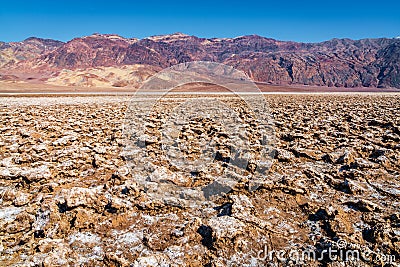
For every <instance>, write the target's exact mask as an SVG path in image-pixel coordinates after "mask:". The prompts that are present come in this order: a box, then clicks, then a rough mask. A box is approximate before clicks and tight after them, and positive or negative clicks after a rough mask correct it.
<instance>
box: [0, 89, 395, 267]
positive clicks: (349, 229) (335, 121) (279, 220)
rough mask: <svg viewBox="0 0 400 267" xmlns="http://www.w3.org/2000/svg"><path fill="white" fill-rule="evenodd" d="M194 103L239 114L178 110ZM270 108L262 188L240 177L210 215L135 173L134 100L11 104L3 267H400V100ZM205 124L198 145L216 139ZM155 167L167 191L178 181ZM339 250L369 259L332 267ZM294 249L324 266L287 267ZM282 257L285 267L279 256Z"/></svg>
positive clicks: (3, 113)
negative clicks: (129, 134) (129, 148)
mask: <svg viewBox="0 0 400 267" xmlns="http://www.w3.org/2000/svg"><path fill="white" fill-rule="evenodd" d="M152 97H154V96H142V97H141V99H140V102H141V103H145V102H146V101H150V100H151V98H152ZM188 97H198V98H224V101H228V102H229V101H230V100H229V97H227V96H218V95H214V96H207V95H198V96H193V95H174V97H171V99H170V102H171V103H174V102H175V101H183V100H184V99H186V98H188ZM264 97H265V99H266V101H267V103H268V105H269V112H270V114H271V117H272V118H273V129H274V136H275V141H274V148H273V151H272V152H273V153H272V154H271V155H272V157H273V160H272V166H271V167H270V169H269V171H268V173H267V174H266V175H265V177H264V179H263V181H262V184H261V185H260V186H259V187H258V188H257V189H256V190H254V191H249V190H248V189H247V188H246V183H247V182H248V181H247V180H246V179H247V176H246V175H244V176H243V177H239V178H238V183H237V185H236V186H234V187H233V188H232V190H230V191H229V192H227V193H226V194H223V195H221V196H220V198H218V200H217V201H216V203H215V205H214V206H213V207H208V208H201V209H200V207H198V208H196V207H185V206H179V205H169V204H168V203H163V202H157V201H154V199H151V198H149V196H148V194H147V193H146V192H145V191H144V190H142V188H140V186H139V185H138V184H137V183H136V181H135V173H134V171H132V170H131V169H130V168H127V167H126V155H125V154H124V153H123V152H124V145H125V144H126V142H125V140H124V136H123V125H124V120H125V119H126V116H125V112H126V109H127V107H128V105H129V103H130V101H131V99H132V97H131V96H123V95H120V96H111V95H108V96H54V97H51V96H47V97H43V96H35V97H22V96H18V97H1V98H0V118H1V121H2V125H1V126H0V133H1V134H0V226H1V227H0V232H1V233H0V265H1V266H140V267H142V266H281V265H288V266H290V265H292V266H296V265H297V266H304V265H305V264H307V265H308V266H384V265H385V264H387V265H386V266H398V264H399V263H400V261H399V260H400V210H399V207H400V117H399V114H400V94H398V93H360V94H346V93H342V94H271V95H264ZM233 102H234V101H233V100H232V103H233ZM165 105H167V106H168V105H169V102H168V101H167V102H166V103H165ZM171 105H172V104H171ZM232 105H234V106H235V105H236V107H238V106H237V105H240V103H237V102H235V103H234V104H232ZM238 108H240V107H238ZM242 110H243V109H242ZM133 112H135V111H133ZM137 112H139V111H137ZM148 119H149V120H150V122H149V123H151V124H149V125H151V126H150V128H151V129H152V131H150V133H149V136H148V138H149V140H145V141H146V142H145V143H146V146H148V149H150V150H151V153H152V155H153V156H154V157H155V158H157V156H158V154H159V153H161V152H160V151H159V146H158V142H159V139H158V138H157V135H156V134H155V132H157V130H158V129H159V128H160V127H161V126H162V123H161V122H162V120H161V119H160V117H157V115H155V116H154V117H151V118H148ZM202 123H203V124H201V125H203V128H202V127H197V128H196V129H197V130H196V129H195V130H193V131H187V132H185V136H186V138H187V140H192V139H193V138H194V139H195V138H196V137H195V135H196V134H197V135H199V134H200V135H201V134H203V132H204V129H209V128H210V127H211V128H212V122H211V123H209V122H202ZM249 123H250V122H249ZM201 125H200V126H201ZM207 127H208V128H207ZM211 128H210V129H211ZM202 129H203V130H202ZM217 130H218V129H217ZM152 134H153V136H151V135H152ZM206 134H207V133H206ZM221 134H222V133H221ZM191 135H192V136H191ZM217 135H218V132H217ZM187 149H188V150H190V149H192V148H191V147H190V145H189V146H188V148H187ZM189 152H190V151H189ZM193 153H194V152H193ZM221 153H222V152H221ZM216 164H217V165H215V166H216V168H224V166H225V167H226V162H224V161H223V160H221V159H220V161H219V162H217V163H216ZM228 164H229V163H228ZM155 166H156V167H155V168H156V169H157V170H158V171H157V172H155V173H156V174H155V175H159V176H162V175H164V176H166V177H167V178H165V179H170V178H168V177H172V176H173V174H174V172H175V169H174V168H168V166H167V165H165V164H162V163H160V162H158V164H157V163H155ZM210 175H212V174H211V173H207V171H205V172H204V173H196V174H195V175H192V176H193V177H186V178H187V179H189V180H190V179H192V180H193V179H196V180H197V181H200V182H201V180H202V179H209V177H210ZM192 180H190V181H189V182H188V184H189V185H193V183H192V182H193V181H192ZM171 182H172V183H182V181H181V180H179V181H174V180H173V179H171ZM184 182H185V181H184ZM184 182H183V183H184ZM335 244H336V245H338V244H340V246H339V248H338V250H337V254H340V253H342V255H343V252H346V251H350V250H357V251H359V252H361V253H362V254H363V256H364V257H362V258H361V259H360V260H359V261H347V262H345V260H346V258H343V257H338V259H337V260H336V261H331V260H330V259H328V258H327V257H326V254H325V255H324V253H323V251H324V250H326V249H328V248H332V246H333V245H335ZM292 250H295V251H297V252H298V253H301V252H302V251H309V252H310V251H311V252H314V253H315V255H316V258H317V259H316V260H314V259H309V260H307V261H306V263H305V262H302V261H301V260H299V259H297V258H296V259H295V258H294V257H288V252H289V251H292ZM271 251H275V252H276V251H284V252H285V253H284V254H283V256H284V257H280V256H279V255H277V254H271V255H272V256H271V257H267V256H266V254H268V253H267V252H271ZM260 252H262V253H260ZM396 264H397V265H396Z"/></svg>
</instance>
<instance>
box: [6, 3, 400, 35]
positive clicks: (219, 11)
mask: <svg viewBox="0 0 400 267" xmlns="http://www.w3.org/2000/svg"><path fill="white" fill-rule="evenodd" d="M94 32H99V33H116V34H120V35H122V36H124V37H137V38H143V37H146V36H151V35H158V34H168V33H174V32H183V33H186V34H190V35H196V36H199V37H235V36H241V35H247V34H258V35H262V36H266V37H271V38H275V39H279V40H294V41H301V42H319V41H324V40H329V39H332V38H335V37H337V38H344V37H348V38H352V39H360V38H367V37H372V38H375V37H389V38H392V37H396V36H399V35H400V1H398V0H397V1H392V0H389V1H374V2H372V1H368V0H365V1H359V0H357V1H351V0H338V1H301V0H299V1H292V0H280V1H278V0H276V1H271V2H270V1H252V0H247V1H240V2H239V1H218V0H214V1H210V0H202V1H190V0H187V1H150V0H141V1H118V0H114V1H103V0H97V1H85V0H80V1H77V0H69V1H63V0H58V1H57V0H52V1H16V0H14V1H2V2H1V3H0V40H1V41H6V42H9V41H20V40H23V39H25V38H27V37H30V36H37V37H43V38H52V39H58V40H62V41H68V40H70V39H72V38H74V37H79V36H85V35H90V34H92V33H94Z"/></svg>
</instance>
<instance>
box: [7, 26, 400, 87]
mask: <svg viewBox="0 0 400 267" xmlns="http://www.w3.org/2000/svg"><path fill="white" fill-rule="evenodd" d="M399 59H400V39H397V38H393V39H386V38H381V39H363V40H350V39H332V40H330V41H326V42H322V43H296V42H290V41H277V40H274V39H270V38H265V37H261V36H257V35H249V36H241V37H236V38H211V39H206V38H198V37H196V36H189V35H185V34H181V33H175V34H171V35H161V36H152V37H148V38H144V39H140V40H139V39H129V38H124V37H121V36H118V35H111V34H93V35H91V36H86V37H82V38H75V39H73V40H71V41H69V42H67V43H62V42H59V41H53V40H45V39H39V38H29V39H26V40H25V41H23V42H19V43H0V79H1V80H9V81H15V80H29V78H31V79H30V80H31V81H32V80H35V79H36V80H38V79H40V80H45V81H47V79H50V80H48V81H50V82H51V81H54V80H57V81H59V84H63V85H75V84H76V83H73V82H72V83H71V82H69V81H68V79H62V77H63V75H64V74H65V71H63V70H65V69H67V70H71V71H72V72H70V74H69V75H70V76H71V75H72V76H75V78H74V79H79V75H82V72H87V73H91V72H93V68H98V69H101V70H102V72H105V73H106V72H107V71H108V70H109V69H107V67H113V68H119V67H121V66H126V65H129V66H131V65H143V68H146V69H147V70H146V72H149V73H154V72H156V71H157V70H160V69H162V68H166V67H169V66H172V65H175V64H178V63H182V62H188V61H195V60H203V61H215V62H220V63H224V64H228V65H232V66H234V67H236V68H238V69H240V70H243V71H245V72H246V73H247V74H248V75H249V76H250V77H251V78H252V79H254V80H256V81H260V82H267V83H270V84H301V85H316V86H330V87H361V86H363V87H381V88H389V87H395V88H400V78H399V77H400V76H399V74H400V72H399V69H400V68H399V66H400V60H399ZM128 68H129V67H128ZM28 74H29V75H28ZM38 74H40V75H38ZM132 75H134V74H132ZM103 76H107V74H105V75H103ZM130 77H131V76H130ZM74 79H72V80H74ZM129 80H132V78H128V81H122V82H119V85H124V84H125V85H126V86H130V85H132V86H134V85H137V84H136V83H134V84H132V83H130V82H129ZM133 80H138V79H136V78H133ZM139 80H140V79H139ZM114 83H115V80H113V79H111V80H108V79H107V78H105V80H103V81H102V85H110V86H113V84H114ZM87 84H88V85H87V86H95V84H96V83H94V85H93V83H87ZM125 85H124V86H125Z"/></svg>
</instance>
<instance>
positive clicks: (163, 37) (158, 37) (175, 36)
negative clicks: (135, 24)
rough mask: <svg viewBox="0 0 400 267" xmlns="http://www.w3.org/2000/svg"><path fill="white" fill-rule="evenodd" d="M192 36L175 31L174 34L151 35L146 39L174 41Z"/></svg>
mask: <svg viewBox="0 0 400 267" xmlns="http://www.w3.org/2000/svg"><path fill="white" fill-rule="evenodd" d="M189 37H191V36H190V35H187V34H184V33H181V32H175V33H172V34H164V35H153V36H150V37H146V38H144V39H148V40H152V41H155V42H157V41H162V42H172V41H177V40H181V39H186V38H189Z"/></svg>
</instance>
